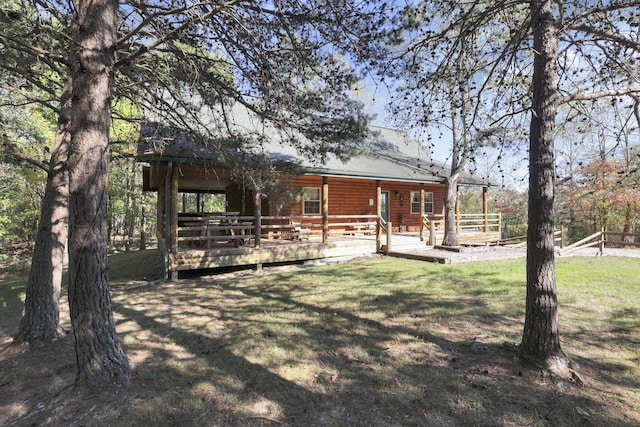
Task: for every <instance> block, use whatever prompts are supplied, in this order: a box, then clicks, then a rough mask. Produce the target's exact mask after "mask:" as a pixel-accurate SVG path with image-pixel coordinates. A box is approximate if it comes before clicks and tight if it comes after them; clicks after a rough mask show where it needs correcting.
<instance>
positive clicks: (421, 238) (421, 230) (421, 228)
mask: <svg viewBox="0 0 640 427" xmlns="http://www.w3.org/2000/svg"><path fill="white" fill-rule="evenodd" d="M420 241H424V184H420Z"/></svg>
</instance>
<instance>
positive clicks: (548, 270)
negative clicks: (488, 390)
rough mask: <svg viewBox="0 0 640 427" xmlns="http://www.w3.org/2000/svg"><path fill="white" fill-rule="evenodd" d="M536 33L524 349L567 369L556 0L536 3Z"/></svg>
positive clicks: (555, 367)
mask: <svg viewBox="0 0 640 427" xmlns="http://www.w3.org/2000/svg"><path fill="white" fill-rule="evenodd" d="M531 25H532V28H533V35H534V49H533V50H534V52H536V55H535V59H534V74H533V109H532V117H531V126H530V145H529V228H528V231H527V241H528V244H527V298H526V314H525V325H524V332H523V335H522V344H521V349H522V351H523V353H524V354H525V355H526V356H527V357H529V358H531V359H534V360H536V361H539V362H542V363H544V364H546V365H547V367H549V368H550V369H552V370H562V369H564V368H566V366H567V362H568V359H567V358H566V356H565V355H564V353H563V351H562V349H561V348H560V336H559V332H558V304H557V295H556V275H555V257H554V236H553V228H554V220H555V218H554V217H555V212H554V175H555V160H554V147H553V138H554V127H555V116H556V111H557V98H558V95H557V90H556V85H557V70H556V54H557V36H556V33H555V32H556V28H555V22H554V18H553V14H552V2H551V0H539V1H537V0H533V1H531Z"/></svg>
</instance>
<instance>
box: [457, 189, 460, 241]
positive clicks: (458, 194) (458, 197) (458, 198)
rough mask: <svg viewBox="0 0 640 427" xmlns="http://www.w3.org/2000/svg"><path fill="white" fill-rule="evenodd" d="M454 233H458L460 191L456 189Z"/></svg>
mask: <svg viewBox="0 0 640 427" xmlns="http://www.w3.org/2000/svg"><path fill="white" fill-rule="evenodd" d="M456 233H458V235H460V192H459V191H456Z"/></svg>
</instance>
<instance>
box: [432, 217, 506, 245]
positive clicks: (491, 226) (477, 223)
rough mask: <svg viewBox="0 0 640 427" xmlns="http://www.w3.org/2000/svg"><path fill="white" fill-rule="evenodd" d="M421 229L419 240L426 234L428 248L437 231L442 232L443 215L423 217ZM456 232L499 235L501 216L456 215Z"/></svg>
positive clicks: (433, 241) (433, 242)
mask: <svg viewBox="0 0 640 427" xmlns="http://www.w3.org/2000/svg"><path fill="white" fill-rule="evenodd" d="M422 221H423V222H422V224H423V225H422V227H421V229H420V230H421V232H420V238H421V239H422V240H424V238H425V236H424V235H425V234H428V242H429V246H433V245H434V244H435V234H436V232H437V231H439V230H444V227H445V219H444V215H433V214H429V215H424V216H423V218H422ZM456 232H457V233H458V234H460V233H473V232H478V233H497V234H499V233H501V232H502V214H501V213H500V212H498V213H488V214H482V213H479V214H458V215H456Z"/></svg>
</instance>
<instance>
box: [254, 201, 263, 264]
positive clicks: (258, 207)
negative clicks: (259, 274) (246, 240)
mask: <svg viewBox="0 0 640 427" xmlns="http://www.w3.org/2000/svg"><path fill="white" fill-rule="evenodd" d="M253 197H254V203H253V205H254V207H255V208H254V209H255V210H254V216H255V222H254V225H253V227H254V229H253V231H254V234H255V236H256V237H255V242H256V244H255V247H256V248H260V243H261V241H262V197H260V192H259V191H256V192H255V193H254V196H253ZM260 268H262V266H260Z"/></svg>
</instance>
